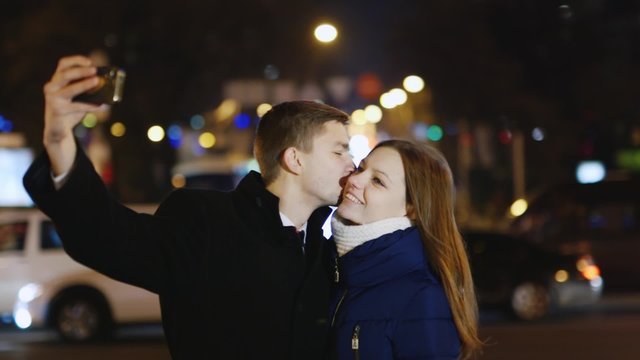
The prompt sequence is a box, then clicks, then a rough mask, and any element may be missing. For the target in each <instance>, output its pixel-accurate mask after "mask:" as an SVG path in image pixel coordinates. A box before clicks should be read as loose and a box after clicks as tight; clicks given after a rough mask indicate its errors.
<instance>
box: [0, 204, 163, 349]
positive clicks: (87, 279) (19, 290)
mask: <svg viewBox="0 0 640 360" xmlns="http://www.w3.org/2000/svg"><path fill="white" fill-rule="evenodd" d="M129 207H130V208H132V209H134V210H136V211H138V212H144V213H153V212H154V211H155V209H156V207H157V206H155V205H130V206H129ZM0 316H1V317H0V319H1V320H3V321H4V322H12V323H15V325H16V326H18V327H19V328H22V329H28V328H35V327H52V328H55V329H56V330H57V331H58V333H59V334H60V335H61V336H62V338H63V339H65V340H68V341H72V342H84V341H89V340H94V339H97V338H100V337H104V336H107V335H109V334H110V333H111V331H112V330H113V329H114V326H115V325H118V324H124V323H143V322H144V323H148V322H160V321H161V317H160V305H159V301H158V296H157V295H156V294H153V293H151V292H149V291H146V290H144V289H141V288H138V287H134V286H131V285H128V284H124V283H122V282H119V281H116V280H113V279H111V278H108V277H106V276H104V275H102V274H99V273H97V272H96V271H94V270H91V269H89V268H87V267H85V266H83V265H80V264H79V263H77V262H76V261H74V260H73V259H71V258H70V257H69V256H68V255H67V254H66V253H65V252H64V250H62V244H61V242H60V238H59V237H58V234H57V232H56V230H55V228H54V226H53V223H52V222H51V221H50V220H49V219H48V218H47V217H46V215H44V214H43V213H42V212H41V211H40V210H38V209H35V208H11V209H0Z"/></svg>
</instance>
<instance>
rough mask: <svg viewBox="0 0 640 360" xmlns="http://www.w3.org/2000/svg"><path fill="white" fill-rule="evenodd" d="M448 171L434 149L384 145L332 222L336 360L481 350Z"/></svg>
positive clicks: (349, 187)
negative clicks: (334, 257) (334, 250)
mask: <svg viewBox="0 0 640 360" xmlns="http://www.w3.org/2000/svg"><path fill="white" fill-rule="evenodd" d="M453 192H454V189H453V181H452V175H451V170H450V169H449V166H448V164H447V162H446V160H445V159H444V157H443V156H442V154H441V153H440V152H439V151H437V150H436V149H434V148H432V147H430V146H428V145H424V144H417V143H412V142H408V141H403V140H390V141H385V142H381V143H379V144H378V145H377V146H376V147H375V148H374V149H373V150H372V151H371V153H370V154H369V155H368V156H367V158H366V159H364V160H363V161H362V162H361V163H360V166H359V167H358V169H357V170H356V171H355V172H354V173H353V174H352V175H351V176H350V177H349V179H348V180H347V183H346V185H345V188H344V191H343V194H342V201H341V203H340V205H339V206H338V209H337V210H336V215H335V216H334V218H333V219H332V224H331V225H332V232H333V237H334V240H335V243H336V250H337V254H336V264H335V265H336V268H335V270H336V282H337V289H336V296H335V299H334V302H333V306H332V309H331V311H332V312H331V318H330V320H331V327H332V339H333V346H334V348H335V357H336V358H337V359H340V360H342V359H365V360H366V359H467V358H472V357H474V356H475V355H476V354H477V353H478V352H479V350H480V346H481V342H480V340H479V339H478V335H477V303H476V299H475V293H474V288H473V281H472V279H471V273H470V270H469V262H468V259H467V255H466V252H465V247H464V244H463V242H462V238H461V236H460V233H459V232H458V229H457V226H456V223H455V219H454V214H453V196H454V194H453Z"/></svg>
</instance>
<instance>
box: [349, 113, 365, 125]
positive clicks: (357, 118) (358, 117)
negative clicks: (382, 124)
mask: <svg viewBox="0 0 640 360" xmlns="http://www.w3.org/2000/svg"><path fill="white" fill-rule="evenodd" d="M351 122H353V124H354V125H364V124H366V123H367V118H366V116H365V113H364V110H362V109H358V110H356V111H354V112H353V113H352V114H351Z"/></svg>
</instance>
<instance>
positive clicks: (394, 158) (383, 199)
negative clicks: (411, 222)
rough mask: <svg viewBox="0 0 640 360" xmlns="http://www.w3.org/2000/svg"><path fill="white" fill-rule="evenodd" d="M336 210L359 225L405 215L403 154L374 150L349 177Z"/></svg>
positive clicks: (390, 150) (386, 148)
mask: <svg viewBox="0 0 640 360" xmlns="http://www.w3.org/2000/svg"><path fill="white" fill-rule="evenodd" d="M336 211H337V212H338V215H340V216H341V217H342V218H344V219H346V220H349V221H351V222H353V223H356V224H368V223H371V222H374V221H378V220H382V219H387V218H391V217H400V216H405V215H406V214H407V204H406V185H405V180H404V168H403V166H402V158H401V157H400V154H399V153H398V152H397V151H396V150H395V149H392V148H388V147H381V148H378V149H375V150H374V151H372V152H371V153H370V154H369V156H367V157H366V158H365V159H364V160H362V162H361V163H360V166H359V167H358V169H357V170H356V171H355V172H354V173H353V174H351V175H350V176H349V178H348V180H347V183H346V185H345V187H344V190H343V192H342V202H341V203H340V205H339V206H338V209H337V210H336Z"/></svg>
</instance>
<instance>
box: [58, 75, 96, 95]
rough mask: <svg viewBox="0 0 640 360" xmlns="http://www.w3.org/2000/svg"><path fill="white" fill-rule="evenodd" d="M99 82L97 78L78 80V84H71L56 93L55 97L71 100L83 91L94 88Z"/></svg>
mask: <svg viewBox="0 0 640 360" xmlns="http://www.w3.org/2000/svg"><path fill="white" fill-rule="evenodd" d="M99 82H100V79H99V78H98V77H97V76H93V77H90V78H88V79H84V80H80V81H78V82H74V83H71V84H69V85H67V86H65V87H63V88H61V89H59V90H58V91H57V95H59V96H62V97H64V98H67V99H71V98H73V97H74V96H76V95H80V94H82V93H83V92H85V91H88V90H90V89H92V88H94V87H96V86H97V85H98V84H99Z"/></svg>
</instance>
